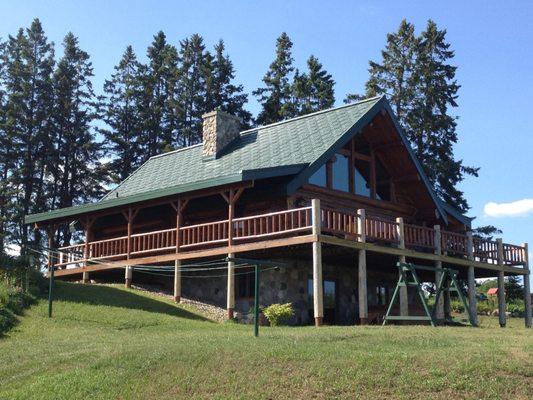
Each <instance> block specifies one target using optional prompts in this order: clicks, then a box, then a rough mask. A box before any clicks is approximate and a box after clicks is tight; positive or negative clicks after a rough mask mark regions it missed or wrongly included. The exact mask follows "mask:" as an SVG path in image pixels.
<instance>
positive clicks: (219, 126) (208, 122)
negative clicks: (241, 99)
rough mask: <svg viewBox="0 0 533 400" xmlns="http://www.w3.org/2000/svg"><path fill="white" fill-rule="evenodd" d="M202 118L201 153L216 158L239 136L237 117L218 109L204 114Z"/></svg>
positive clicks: (206, 156)
mask: <svg viewBox="0 0 533 400" xmlns="http://www.w3.org/2000/svg"><path fill="white" fill-rule="evenodd" d="M202 118H203V126H202V136H203V149H202V155H203V156H204V157H205V158H216V157H217V156H218V155H219V154H220V152H221V151H222V150H224V148H225V147H226V146H227V145H228V144H229V143H230V142H231V141H233V140H234V139H235V138H237V137H238V136H239V130H240V121H239V118H238V117H235V116H233V115H230V114H228V113H225V112H223V111H220V110H215V111H211V112H209V113H207V114H204V115H202Z"/></svg>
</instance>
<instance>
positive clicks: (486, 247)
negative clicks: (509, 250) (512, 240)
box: [472, 237, 498, 264]
mask: <svg viewBox="0 0 533 400" xmlns="http://www.w3.org/2000/svg"><path fill="white" fill-rule="evenodd" d="M472 241H473V244H474V257H475V258H477V259H478V260H479V261H481V262H486V263H490V264H497V263H498V243H497V242H496V241H492V240H485V239H481V238H477V237H474V238H473V240H472Z"/></svg>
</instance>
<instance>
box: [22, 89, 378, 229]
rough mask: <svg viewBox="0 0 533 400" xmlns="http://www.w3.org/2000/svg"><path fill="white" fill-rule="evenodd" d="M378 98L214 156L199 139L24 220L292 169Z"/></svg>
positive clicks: (268, 130) (323, 148)
mask: <svg viewBox="0 0 533 400" xmlns="http://www.w3.org/2000/svg"><path fill="white" fill-rule="evenodd" d="M383 101H384V102H385V103H386V100H384V98H382V97H375V98H371V99H367V100H363V101H360V102H357V103H354V104H349V105H345V106H341V107H337V108H333V109H329V110H324V111H319V112H316V113H313V114H308V115H305V116H302V117H298V118H293V119H289V120H286V121H282V122H278V123H275V124H271V125H267V126H264V127H258V128H254V129H251V130H248V131H244V132H241V133H240V135H239V137H238V138H237V139H235V140H234V141H233V142H232V143H231V144H230V145H229V146H228V148H227V149H225V150H224V151H223V152H222V154H221V155H220V156H219V157H218V158H216V159H210V160H204V159H203V157H202V146H201V144H200V145H196V146H191V147H187V148H184V149H179V150H175V151H172V152H169V153H165V154H161V155H158V156H155V157H152V158H150V159H149V160H148V161H146V162H145V163H144V164H143V165H142V166H141V167H139V168H138V169H137V170H136V171H135V172H134V173H133V174H132V175H130V176H129V177H128V178H127V179H126V180H124V181H123V182H122V183H121V184H120V185H118V186H117V187H116V188H115V189H113V190H111V191H110V192H109V193H108V194H107V195H106V196H105V197H104V198H103V199H102V200H100V201H99V202H97V203H92V204H84V205H80V206H74V207H68V208H63V209H58V210H54V211H50V212H45V213H40V214H33V215H29V216H27V217H26V219H25V222H26V223H35V222H41V221H47V220H52V219H58V218H67V217H71V216H76V215H80V214H84V213H88V212H94V211H99V210H104V209H108V208H112V207H116V206H121V205H125V204H132V203H137V202H141V201H145V200H150V199H155V198H158V197H164V196H170V195H174V194H179V193H185V192H190V191H194V190H199V189H203V188H208V187H213V186H219V185H223V184H228V183H234V182H240V181H246V180H250V179H264V178H269V177H274V176H281V175H297V174H299V173H301V172H302V171H303V170H304V169H305V168H306V167H308V166H309V165H310V164H316V162H317V161H318V160H319V159H320V158H321V156H323V154H324V153H325V152H327V151H328V149H330V148H332V146H334V145H335V144H337V143H339V141H340V140H341V139H343V138H344V137H345V136H346V135H347V134H348V133H350V132H351V130H352V129H353V128H354V126H355V125H356V124H357V125H361V124H358V122H363V121H366V120H367V119H369V117H370V118H371V117H373V115H375V112H376V111H377V110H378V108H377V105H378V103H380V102H383ZM373 109H374V112H371V110H373ZM370 114H372V115H371V116H370ZM361 128H362V126H360V128H358V129H361Z"/></svg>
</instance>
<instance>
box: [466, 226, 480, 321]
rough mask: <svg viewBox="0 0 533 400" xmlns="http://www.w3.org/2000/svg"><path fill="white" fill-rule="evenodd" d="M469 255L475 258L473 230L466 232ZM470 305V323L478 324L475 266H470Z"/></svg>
mask: <svg viewBox="0 0 533 400" xmlns="http://www.w3.org/2000/svg"><path fill="white" fill-rule="evenodd" d="M466 240H467V242H466V244H467V257H468V259H469V260H471V261H473V260H474V240H473V238H472V232H467V233H466ZM468 307H469V308H470V318H471V319H470V324H471V325H472V326H478V321H477V296H476V275H475V271H474V266H473V265H469V266H468Z"/></svg>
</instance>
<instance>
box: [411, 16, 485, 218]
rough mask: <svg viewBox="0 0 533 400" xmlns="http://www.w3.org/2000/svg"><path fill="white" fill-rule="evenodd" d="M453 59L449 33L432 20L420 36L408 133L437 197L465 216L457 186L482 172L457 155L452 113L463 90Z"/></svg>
mask: <svg viewBox="0 0 533 400" xmlns="http://www.w3.org/2000/svg"><path fill="white" fill-rule="evenodd" d="M453 57H454V52H453V50H451V49H450V44H449V43H447V42H446V30H439V29H438V28H437V25H436V24H435V22H433V21H431V20H429V21H428V24H427V27H426V30H425V31H424V32H422V34H421V35H420V43H419V46H418V52H417V62H416V68H415V70H414V73H413V80H414V88H415V96H414V99H413V102H412V104H413V106H412V108H413V110H412V112H411V115H410V117H409V125H410V129H409V131H408V132H409V134H410V140H411V143H412V144H413V145H414V149H415V153H416V155H417V156H418V158H419V160H420V161H421V163H422V165H424V167H425V170H426V174H427V175H428V178H429V180H430V181H431V182H432V183H433V184H434V186H435V189H436V191H437V194H438V195H439V196H440V197H441V198H442V199H443V200H444V201H445V202H447V203H448V204H452V205H454V206H455V207H456V208H457V209H459V210H461V211H463V212H464V211H467V210H468V208H469V207H468V203H467V201H466V199H465V198H464V196H463V192H461V191H460V190H458V189H457V184H458V183H459V182H461V181H462V180H463V179H464V176H465V175H473V176H477V175H478V170H479V168H472V167H467V166H464V165H463V162H462V160H456V159H455V158H454V154H453V146H454V145H455V144H456V143H457V140H458V137H457V131H456V129H457V122H456V121H457V117H456V116H454V115H450V111H449V110H450V108H455V107H457V103H456V100H457V96H458V95H457V92H458V90H459V88H460V86H459V85H458V84H457V81H456V79H455V72H456V70H457V67H455V66H453V65H451V64H450V61H451V60H452V59H453Z"/></svg>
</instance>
